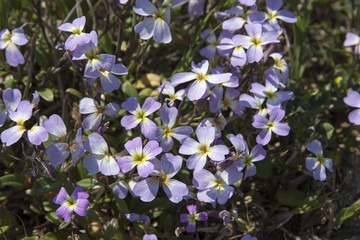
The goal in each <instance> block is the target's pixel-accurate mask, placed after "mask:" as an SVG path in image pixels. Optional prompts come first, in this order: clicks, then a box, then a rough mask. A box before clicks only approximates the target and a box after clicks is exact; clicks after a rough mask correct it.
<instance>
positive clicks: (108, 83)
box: [100, 71, 120, 93]
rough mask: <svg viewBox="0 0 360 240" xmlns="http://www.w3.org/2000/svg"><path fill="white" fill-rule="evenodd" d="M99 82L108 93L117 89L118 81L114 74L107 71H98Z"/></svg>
mask: <svg viewBox="0 0 360 240" xmlns="http://www.w3.org/2000/svg"><path fill="white" fill-rule="evenodd" d="M100 73H101V74H100V83H101V86H102V88H103V89H104V91H105V92H107V93H110V92H112V91H114V90H116V89H119V87H120V82H119V79H117V78H116V77H115V76H114V75H112V74H111V73H109V72H103V71H101V72H100Z"/></svg>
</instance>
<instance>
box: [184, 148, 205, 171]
mask: <svg viewBox="0 0 360 240" xmlns="http://www.w3.org/2000/svg"><path fill="white" fill-rule="evenodd" d="M206 159H207V155H201V154H199V153H196V154H194V155H191V156H190V157H189V158H188V160H187V162H186V167H187V168H188V169H194V173H195V172H199V171H200V170H202V169H203V168H204V166H205V164H206Z"/></svg>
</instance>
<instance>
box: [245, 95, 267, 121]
mask: <svg viewBox="0 0 360 240" xmlns="http://www.w3.org/2000/svg"><path fill="white" fill-rule="evenodd" d="M264 101H265V98H262V97H257V96H255V97H252V96H250V95H249V94H246V93H243V94H241V95H240V97H239V104H240V105H241V106H243V107H246V108H253V109H257V110H259V111H258V112H257V114H258V115H261V116H264V117H266V115H267V114H268V113H269V112H270V110H269V109H267V108H264V107H263V106H262V105H263V103H264Z"/></svg>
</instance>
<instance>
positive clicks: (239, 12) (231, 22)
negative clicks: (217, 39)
mask: <svg viewBox="0 0 360 240" xmlns="http://www.w3.org/2000/svg"><path fill="white" fill-rule="evenodd" d="M223 15H224V16H226V15H235V17H231V18H230V19H227V20H225V21H224V22H223V23H222V29H224V30H228V31H230V32H235V31H236V30H239V29H241V28H242V27H243V26H244V24H245V22H246V20H245V19H244V15H245V12H244V8H243V7H241V6H234V7H232V8H230V9H227V10H225V11H224V12H223Z"/></svg>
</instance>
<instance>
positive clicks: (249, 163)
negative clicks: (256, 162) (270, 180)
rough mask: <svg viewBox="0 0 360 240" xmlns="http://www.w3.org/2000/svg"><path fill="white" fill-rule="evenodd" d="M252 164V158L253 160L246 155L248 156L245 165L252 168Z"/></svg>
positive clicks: (245, 158)
mask: <svg viewBox="0 0 360 240" xmlns="http://www.w3.org/2000/svg"><path fill="white" fill-rule="evenodd" d="M251 163H252V158H251V157H250V156H248V155H246V156H245V157H244V161H243V164H244V165H246V166H250V165H251Z"/></svg>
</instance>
